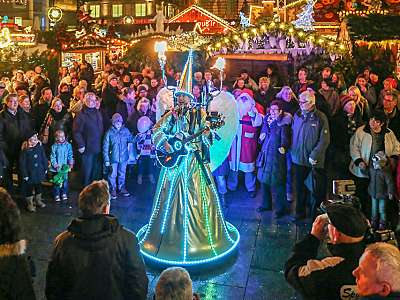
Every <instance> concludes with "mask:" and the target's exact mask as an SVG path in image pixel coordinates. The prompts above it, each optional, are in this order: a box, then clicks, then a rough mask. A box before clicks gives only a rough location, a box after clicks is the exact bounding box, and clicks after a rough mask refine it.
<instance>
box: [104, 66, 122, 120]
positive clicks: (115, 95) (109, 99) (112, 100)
mask: <svg viewBox="0 0 400 300" xmlns="http://www.w3.org/2000/svg"><path fill="white" fill-rule="evenodd" d="M107 81H108V83H107V85H106V87H105V88H104V89H103V92H102V93H101V98H102V102H101V108H102V109H103V110H104V111H105V112H106V114H107V117H108V118H109V119H111V117H112V115H113V114H115V112H116V109H117V103H118V102H119V101H121V100H120V97H122V94H121V96H120V92H119V90H118V76H117V75H115V74H111V75H110V76H108V79H107Z"/></svg>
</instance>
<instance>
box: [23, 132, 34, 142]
mask: <svg viewBox="0 0 400 300" xmlns="http://www.w3.org/2000/svg"><path fill="white" fill-rule="evenodd" d="M35 134H37V132H36V131H35V130H33V129H27V130H26V131H25V132H24V133H23V138H24V141H27V140H29V139H30V138H31V137H33V136H34V135H35Z"/></svg>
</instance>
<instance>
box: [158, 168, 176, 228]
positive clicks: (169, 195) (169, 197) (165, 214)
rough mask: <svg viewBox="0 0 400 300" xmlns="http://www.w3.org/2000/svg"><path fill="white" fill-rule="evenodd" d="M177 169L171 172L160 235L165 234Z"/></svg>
mask: <svg viewBox="0 0 400 300" xmlns="http://www.w3.org/2000/svg"><path fill="white" fill-rule="evenodd" d="M179 169H180V168H179V167H178V168H175V170H174V171H173V175H172V181H171V183H170V188H169V192H168V197H167V206H166V209H165V212H164V219H163V221H162V225H161V234H164V232H165V227H166V226H165V225H166V223H167V217H168V214H169V210H170V205H171V198H172V195H173V193H174V191H175V189H174V187H175V182H176V178H177V177H178V175H179V173H180V172H179Z"/></svg>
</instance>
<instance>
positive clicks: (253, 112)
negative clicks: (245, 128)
mask: <svg viewBox="0 0 400 300" xmlns="http://www.w3.org/2000/svg"><path fill="white" fill-rule="evenodd" d="M247 114H248V115H249V116H250V117H252V118H254V117H255V116H256V112H255V111H254V109H252V110H250V111H249V112H248V113H247Z"/></svg>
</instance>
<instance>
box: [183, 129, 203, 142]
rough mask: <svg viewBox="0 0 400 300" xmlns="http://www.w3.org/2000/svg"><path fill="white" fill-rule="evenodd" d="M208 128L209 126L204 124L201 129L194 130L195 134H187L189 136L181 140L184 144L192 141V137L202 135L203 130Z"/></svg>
mask: <svg viewBox="0 0 400 300" xmlns="http://www.w3.org/2000/svg"><path fill="white" fill-rule="evenodd" d="M208 128H209V127H208V126H206V127H204V128H203V129H200V130H199V131H198V132H196V133H195V134H192V135H191V136H189V137H187V138H184V139H183V141H182V142H183V143H184V144H186V143H189V142H191V141H193V140H194V139H196V138H198V137H199V136H200V135H202V134H203V132H204V131H206V130H207V129H208Z"/></svg>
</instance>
